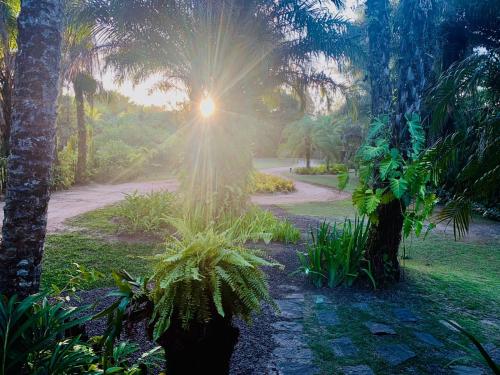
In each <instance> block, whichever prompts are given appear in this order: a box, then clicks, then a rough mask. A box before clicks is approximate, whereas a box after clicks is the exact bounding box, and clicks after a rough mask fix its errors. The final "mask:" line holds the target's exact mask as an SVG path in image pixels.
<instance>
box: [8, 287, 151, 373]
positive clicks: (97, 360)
mask: <svg viewBox="0 0 500 375" xmlns="http://www.w3.org/2000/svg"><path fill="white" fill-rule="evenodd" d="M57 300H60V301H64V300H65V299H64V298H62V297H61V298H58V299H57ZM54 301H55V300H53V299H52V298H50V299H49V298H48V297H47V296H46V295H43V294H37V295H32V296H29V297H27V298H25V299H24V300H22V301H20V300H18V299H17V297H16V296H13V297H11V298H5V297H4V296H0V344H1V345H0V375H7V374H13V373H15V372H16V371H17V372H18V373H21V374H53V375H57V374H61V375H62V374H111V373H113V374H115V373H116V374H134V375H146V374H147V373H148V368H152V367H154V366H156V367H157V365H158V357H157V356H156V357H155V355H156V354H158V352H159V349H160V348H155V349H153V350H150V351H149V352H146V353H143V354H142V356H141V357H140V358H139V359H138V360H137V361H136V363H134V364H132V365H131V364H130V363H131V360H132V357H134V355H135V354H136V352H137V351H138V350H139V347H138V346H137V345H135V344H132V343H129V342H121V343H118V344H116V345H115V342H116V339H117V338H118V337H119V335H120V331H121V319H119V320H115V321H114V323H117V324H118V325H119V327H118V326H116V327H115V326H111V325H109V326H108V327H107V329H106V332H105V334H104V336H99V337H94V338H91V339H89V340H88V341H87V340H84V339H83V335H82V333H84V330H83V327H82V325H83V324H85V323H87V322H88V321H90V320H92V319H93V318H94V316H93V315H91V314H89V313H88V307H80V308H73V307H69V306H66V304H65V303H64V302H54ZM109 323H111V320H110V321H109V322H108V324H109ZM117 328H118V329H117ZM104 341H106V342H107V348H103V346H102V345H100V342H104Z"/></svg>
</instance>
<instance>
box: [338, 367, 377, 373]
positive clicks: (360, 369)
mask: <svg viewBox="0 0 500 375" xmlns="http://www.w3.org/2000/svg"><path fill="white" fill-rule="evenodd" d="M342 373H343V374H344V375H375V373H374V372H373V370H372V369H371V368H370V367H368V366H367V365H357V366H346V367H342Z"/></svg>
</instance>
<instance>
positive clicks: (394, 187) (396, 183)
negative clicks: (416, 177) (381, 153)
mask: <svg viewBox="0 0 500 375" xmlns="http://www.w3.org/2000/svg"><path fill="white" fill-rule="evenodd" d="M389 183H390V186H391V191H392V192H393V194H394V196H395V197H396V198H397V199H401V197H402V196H403V195H404V193H405V192H406V191H407V190H408V182H407V181H406V180H405V179H404V178H391V179H390V182H389Z"/></svg>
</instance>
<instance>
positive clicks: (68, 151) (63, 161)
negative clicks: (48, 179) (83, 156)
mask: <svg viewBox="0 0 500 375" xmlns="http://www.w3.org/2000/svg"><path fill="white" fill-rule="evenodd" d="M76 158H77V146H76V137H75V136H72V137H70V139H69V140H68V143H67V144H66V146H64V147H63V149H62V150H60V151H58V153H57V162H56V163H55V165H54V170H53V172H52V187H53V188H54V189H55V190H60V189H69V188H70V187H71V186H73V185H74V183H75V166H76Z"/></svg>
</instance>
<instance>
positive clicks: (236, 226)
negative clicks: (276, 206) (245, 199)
mask: <svg viewBox="0 0 500 375" xmlns="http://www.w3.org/2000/svg"><path fill="white" fill-rule="evenodd" d="M218 228H219V230H228V231H229V232H230V233H231V235H232V237H233V238H234V239H238V240H239V241H240V242H245V241H254V242H257V241H264V242H266V243H268V242H270V241H280V242H285V243H297V241H298V240H299V239H300V231H299V230H298V229H297V228H295V227H294V226H293V224H292V223H291V222H289V221H288V220H284V221H283V220H280V219H278V218H277V217H276V216H274V215H273V213H272V212H270V211H267V210H263V209H262V208H259V207H257V206H252V207H250V208H249V209H248V210H247V211H246V212H245V213H244V214H243V215H241V216H240V217H239V218H237V219H235V220H234V219H232V218H229V217H228V218H225V220H222V221H221V222H220V223H219V225H218Z"/></svg>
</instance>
